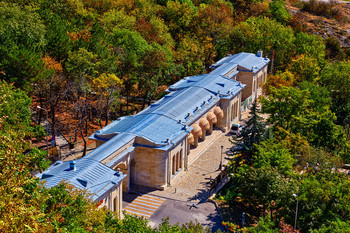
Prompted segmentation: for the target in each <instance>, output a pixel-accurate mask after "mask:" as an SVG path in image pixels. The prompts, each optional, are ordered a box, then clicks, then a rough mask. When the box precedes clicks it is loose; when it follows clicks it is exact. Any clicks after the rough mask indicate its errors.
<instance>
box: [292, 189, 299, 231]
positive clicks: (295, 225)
mask: <svg viewBox="0 0 350 233" xmlns="http://www.w3.org/2000/svg"><path fill="white" fill-rule="evenodd" d="M293 197H295V198H296V199H297V206H296V209H295V220H294V230H296V229H297V218H298V204H299V200H298V195H296V194H295V193H293Z"/></svg>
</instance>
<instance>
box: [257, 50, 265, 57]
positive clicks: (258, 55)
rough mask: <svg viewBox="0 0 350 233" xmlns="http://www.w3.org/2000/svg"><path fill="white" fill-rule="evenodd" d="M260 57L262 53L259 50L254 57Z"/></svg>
mask: <svg viewBox="0 0 350 233" xmlns="http://www.w3.org/2000/svg"><path fill="white" fill-rule="evenodd" d="M262 55H263V52H262V50H261V49H260V50H259V51H258V52H257V53H256V56H257V57H262Z"/></svg>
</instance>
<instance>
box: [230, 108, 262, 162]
mask: <svg viewBox="0 0 350 233" xmlns="http://www.w3.org/2000/svg"><path fill="white" fill-rule="evenodd" d="M258 112H259V109H258V107H257V103H256V102H254V103H253V105H252V107H251V109H250V112H249V113H250V116H249V119H248V121H247V124H246V126H245V128H244V129H243V130H242V132H241V133H240V135H239V136H238V137H237V139H236V138H234V139H233V140H231V143H232V144H233V146H232V147H231V148H230V151H229V152H228V153H227V154H228V155H229V158H230V160H231V161H232V162H234V164H232V165H235V167H236V168H237V167H238V166H239V164H240V163H241V162H243V163H246V164H252V163H253V156H254V155H255V153H256V146H257V145H259V143H260V142H262V141H263V140H264V139H265V136H264V133H265V126H264V125H263V123H262V117H260V116H259V114H258Z"/></svg>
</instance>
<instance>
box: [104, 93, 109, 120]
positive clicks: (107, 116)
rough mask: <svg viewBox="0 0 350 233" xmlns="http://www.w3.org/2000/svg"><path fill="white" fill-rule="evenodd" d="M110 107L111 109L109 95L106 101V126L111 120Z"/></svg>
mask: <svg viewBox="0 0 350 233" xmlns="http://www.w3.org/2000/svg"><path fill="white" fill-rule="evenodd" d="M108 109H109V97H107V101H106V109H105V114H106V123H105V126H107V125H108V122H109V114H108Z"/></svg>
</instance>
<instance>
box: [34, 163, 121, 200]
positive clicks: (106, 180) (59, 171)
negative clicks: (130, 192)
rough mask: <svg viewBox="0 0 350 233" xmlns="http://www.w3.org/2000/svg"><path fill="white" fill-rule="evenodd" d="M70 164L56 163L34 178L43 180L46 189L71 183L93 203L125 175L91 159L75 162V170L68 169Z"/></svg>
mask: <svg viewBox="0 0 350 233" xmlns="http://www.w3.org/2000/svg"><path fill="white" fill-rule="evenodd" d="M70 162H72V161H67V162H63V163H60V162H56V163H55V164H54V165H52V166H51V167H50V168H49V169H47V170H46V171H45V172H44V173H39V174H37V175H36V176H37V177H39V178H40V180H45V181H46V182H45V183H44V186H45V187H47V188H51V187H54V186H56V185H58V184H59V183H60V182H61V181H66V182H69V183H71V184H72V185H74V186H75V187H77V188H80V189H87V190H88V191H89V192H90V193H91V194H92V199H93V201H96V200H98V199H99V198H100V197H101V196H102V195H103V194H105V193H106V192H107V191H109V190H110V189H111V188H113V187H114V186H115V185H117V184H119V183H120V182H121V181H122V180H123V179H124V178H125V177H126V175H124V174H122V173H121V172H119V174H118V173H117V172H116V171H114V170H113V169H111V168H109V167H107V166H106V165H103V164H102V163H100V162H97V161H95V160H93V159H88V158H82V159H78V160H75V161H74V162H75V163H76V164H75V167H76V168H75V169H71V168H70Z"/></svg>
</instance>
